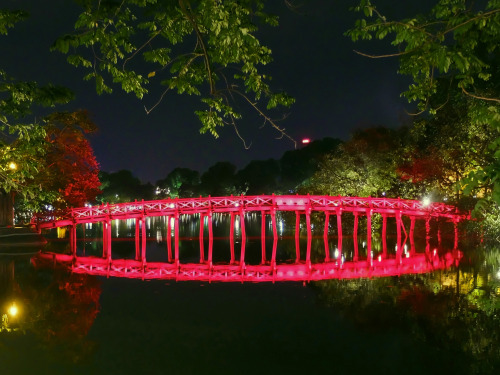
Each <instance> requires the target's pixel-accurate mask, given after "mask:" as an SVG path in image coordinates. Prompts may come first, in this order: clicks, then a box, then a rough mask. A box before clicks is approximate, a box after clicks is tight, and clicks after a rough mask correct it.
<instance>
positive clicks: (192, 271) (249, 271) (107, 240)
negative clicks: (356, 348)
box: [32, 195, 469, 281]
mask: <svg viewBox="0 0 500 375" xmlns="http://www.w3.org/2000/svg"><path fill="white" fill-rule="evenodd" d="M257 211H259V212H260V213H261V217H262V221H261V228H262V232H261V245H262V255H263V257H262V264H261V265H259V266H246V265H245V246H246V232H245V214H246V213H248V212H257ZM276 211H295V215H296V222H295V225H296V232H295V244H296V263H295V264H293V265H290V264H283V265H280V264H276V252H277V242H278V231H277V227H276ZM313 211H317V212H325V216H326V219H325V228H324V233H323V235H324V241H325V262H321V263H315V264H312V263H311V241H312V226H311V214H312V212H313ZM343 211H347V212H352V213H353V214H354V215H355V228H354V237H355V247H354V252H355V254H354V260H353V261H351V262H345V265H344V264H342V212H343ZM301 212H304V213H305V215H306V227H307V252H306V259H305V260H306V262H305V263H306V264H304V263H300V214H301ZM331 212H335V214H336V216H337V232H338V249H337V250H338V259H337V262H336V263H335V264H334V263H331V264H330V263H328V261H329V260H330V259H329V252H330V250H329V246H328V227H329V215H330V214H331ZM213 213H228V214H230V215H231V224H230V235H229V236H230V243H231V260H230V262H229V263H228V264H222V265H212V264H211V263H212V255H213V231H212V215H213ZM372 213H379V214H381V215H382V217H383V227H382V238H383V246H384V249H383V253H382V255H381V256H379V257H378V258H377V259H376V260H375V259H373V260H372V257H371V250H372V249H371V215H372ZM194 214H199V215H200V262H199V263H195V264H180V263H179V216H180V215H194ZM267 214H270V215H271V221H272V227H273V252H272V256H271V262H270V264H268V263H266V258H265V215H267ZM236 215H238V216H239V219H240V228H241V253H240V262H239V263H240V264H239V266H237V265H234V262H235V259H234V258H235V257H234V219H235V216H236ZM358 215H367V246H368V250H367V253H368V259H369V260H370V262H369V263H367V262H366V261H358V251H357V250H358V249H357V238H356V237H357V225H358ZM154 216H163V217H166V218H167V238H166V241H167V250H168V262H165V263H152V262H147V259H146V223H145V219H146V218H147V217H154ZM205 216H207V218H208V223H209V254H208V261H209V264H206V263H205V262H204V259H203V258H204V253H203V229H204V225H203V223H204V217H205ZM403 216H410V220H411V224H410V241H412V242H413V236H414V226H415V221H416V220H417V219H424V220H426V252H427V257H428V258H429V255H430V257H431V258H432V256H434V255H435V254H430V220H431V218H436V223H438V222H439V220H441V221H442V220H450V221H452V222H453V223H454V226H455V243H454V250H456V251H455V252H458V250H457V249H458V223H459V222H460V221H461V220H466V219H468V218H469V216H468V214H464V213H461V212H459V211H458V210H457V209H456V208H455V207H453V206H449V205H444V204H440V203H433V204H431V205H428V206H425V205H423V204H422V203H421V202H419V201H411V200H401V199H397V200H396V199H388V198H359V197H329V196H309V195H308V196H300V195H295V196H288V195H285V196H274V195H273V196H239V197H233V196H231V197H215V198H214V197H208V198H194V199H167V200H160V201H142V202H131V203H123V204H117V205H105V206H95V207H84V208H83V207H82V208H75V209H72V210H69V211H64V212H58V213H49V214H45V215H38V216H36V217H35V218H34V219H33V221H32V222H33V223H34V224H36V225H37V226H38V228H39V229H43V228H56V227H61V226H70V230H71V231H70V244H71V249H72V253H71V255H69V257H70V258H71V259H72V263H73V269H74V270H75V272H89V273H92V274H103V275H104V274H105V275H112V276H113V275H115V276H121V277H137V278H167V279H169V278H175V279H177V280H198V279H200V280H204V279H207V280H208V281H212V280H214V281H219V280H220V281H235V280H238V281H242V280H243V279H244V281H279V280H306V281H307V280H322V279H328V278H340V277H342V278H351V277H371V276H372V275H378V274H380V275H382V274H384V275H385V274H401V272H403V271H404V270H405V267H407V268H411V267H413V270H415V269H417V270H423V269H425V267H423V266H421V265H419V264H417V263H412V262H411V261H407V260H406V259H407V257H404V258H403V257H402V251H403V246H404V243H406V239H407V237H408V236H407V234H406V229H405V227H404V223H403V219H402V217H403ZM387 217H395V218H396V228H397V237H398V238H397V242H398V251H397V254H396V259H392V260H391V259H389V258H388V256H387V244H386V234H387V233H386V231H387ZM124 219H135V222H136V228H135V232H136V237H135V241H136V243H135V244H136V260H120V259H116V260H113V259H112V257H111V245H112V236H111V223H112V220H124ZM171 219H173V220H174V245H175V254H174V260H175V263H172V228H171V222H170V220H171ZM85 223H102V225H103V257H102V258H93V257H77V256H76V243H77V238H76V226H77V225H78V224H85ZM401 230H403V231H404V233H405V240H404V243H402V238H401V237H402V236H401V235H402V233H401ZM440 234H441V233H440V231H439V229H438V236H440ZM438 241H439V238H438ZM421 255H422V254H415V251H414V247H413V245H412V251H411V252H410V254H409V258H410V259H411V258H415V257H417V258H418V257H419V256H421ZM66 256H67V255H66ZM63 258H64V256H62V255H61V256H59V255H57V256H56V255H54V256H51V258H50V259H52V262H56V263H57V262H59V261H61V262H63V263H64V261H65V260H64V259H66V258H64V259H63ZM98 259H101V260H98ZM415 259H416V258H415ZM102 262H104V263H102ZM363 262H364V263H363ZM391 262H393V263H394V264H393V263H391ZM138 263H139V264H141V266H140V267H136V265H137V264H138ZM391 264H392V265H391ZM367 266H370V267H368V269H369V270H366V268H367ZM382 266H383V267H385V268H384V270H382V269H381V268H380V267H382ZM434 266H435V265H434ZM363 267H364V268H363ZM434 268H435V267H434ZM387 270H390V271H387Z"/></svg>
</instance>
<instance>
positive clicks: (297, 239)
mask: <svg viewBox="0 0 500 375" xmlns="http://www.w3.org/2000/svg"><path fill="white" fill-rule="evenodd" d="M295 262H296V263H299V262H300V212H299V211H295Z"/></svg>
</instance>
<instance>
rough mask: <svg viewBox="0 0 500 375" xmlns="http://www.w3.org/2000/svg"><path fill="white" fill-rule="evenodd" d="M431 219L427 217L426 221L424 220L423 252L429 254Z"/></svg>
mask: <svg viewBox="0 0 500 375" xmlns="http://www.w3.org/2000/svg"><path fill="white" fill-rule="evenodd" d="M430 221H431V217H430V216H428V217H427V218H426V219H425V252H426V253H430V251H431V243H430V240H431V234H430V233H431V223H430Z"/></svg>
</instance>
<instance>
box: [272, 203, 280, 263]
mask: <svg viewBox="0 0 500 375" xmlns="http://www.w3.org/2000/svg"><path fill="white" fill-rule="evenodd" d="M271 222H272V224H273V254H272V256H271V266H273V267H274V266H275V265H276V250H277V248H278V229H277V228H276V210H275V208H274V207H273V208H271Z"/></svg>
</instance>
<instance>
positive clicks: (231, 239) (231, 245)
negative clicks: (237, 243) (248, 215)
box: [229, 211, 235, 264]
mask: <svg viewBox="0 0 500 375" xmlns="http://www.w3.org/2000/svg"><path fill="white" fill-rule="evenodd" d="M234 220H235V216H234V212H232V211H231V218H230V221H231V222H230V224H229V251H230V252H231V260H230V264H234Z"/></svg>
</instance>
